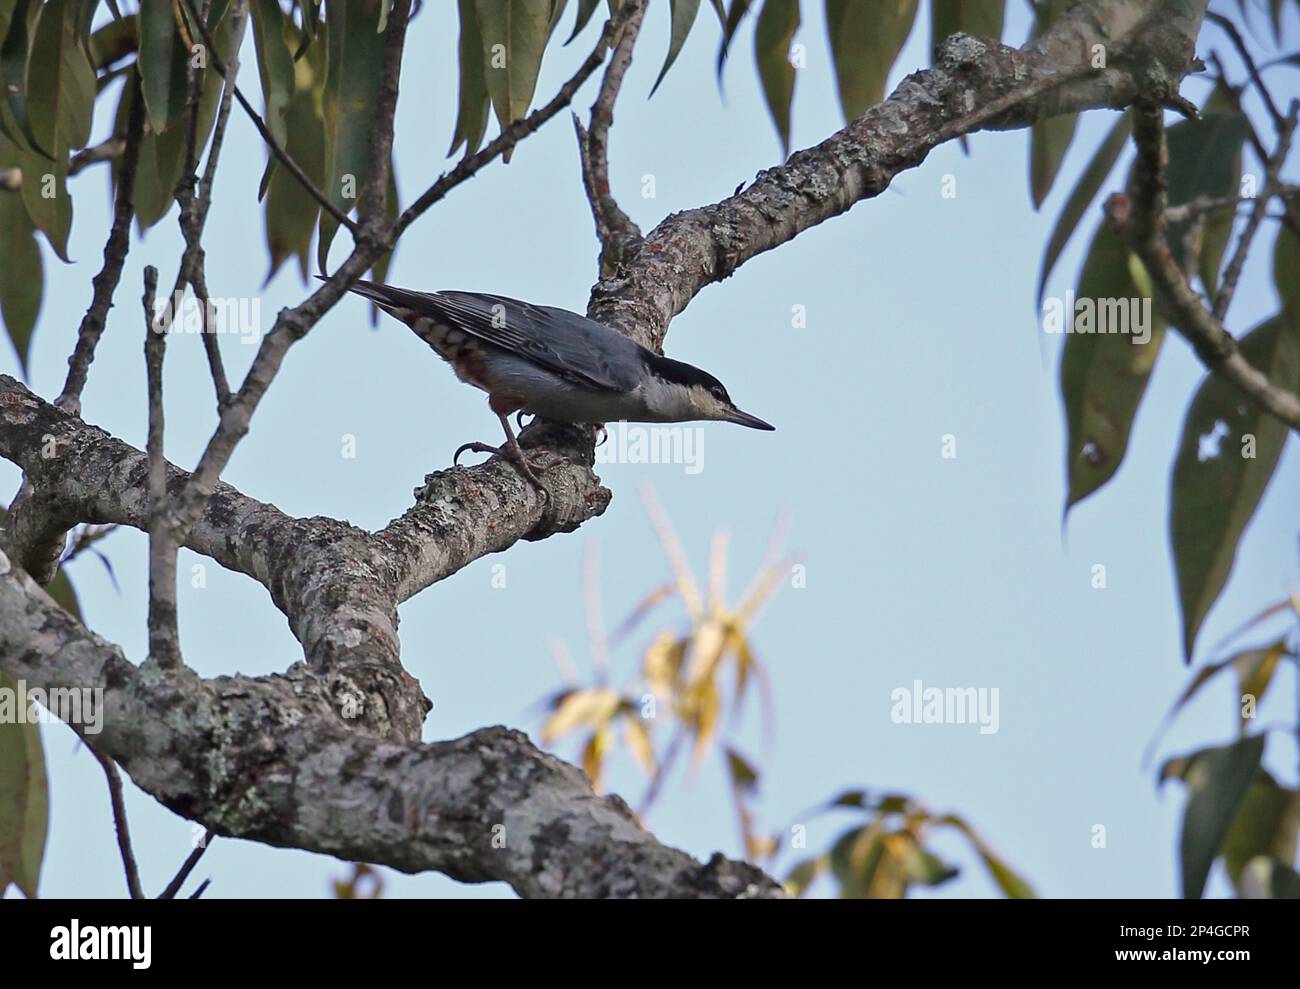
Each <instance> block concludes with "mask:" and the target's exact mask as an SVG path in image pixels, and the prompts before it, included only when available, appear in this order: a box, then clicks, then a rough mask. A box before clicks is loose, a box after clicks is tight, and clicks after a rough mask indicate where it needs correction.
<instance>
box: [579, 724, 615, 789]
mask: <svg viewBox="0 0 1300 989" xmlns="http://www.w3.org/2000/svg"><path fill="white" fill-rule="evenodd" d="M608 748H609V725H608V724H603V725H601V726H600V727H599V728H597V729H596V730H595V731H594V732H592V734H591V737H590V738H589V739H587V744H586V745H584V746H583V747H582V769H583V771H584V772H585V773H586V774H587V775H588V776H589V777H590V778H591V788H592V789H593V790H595V791H597V792H599V791H600V777H601V772H602V770H603V769H604V767H605V752H606V750H607V749H608Z"/></svg>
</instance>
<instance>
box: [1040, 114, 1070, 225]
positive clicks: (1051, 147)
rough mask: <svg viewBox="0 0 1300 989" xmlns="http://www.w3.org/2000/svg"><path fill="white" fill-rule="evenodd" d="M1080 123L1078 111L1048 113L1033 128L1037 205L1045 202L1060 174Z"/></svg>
mask: <svg viewBox="0 0 1300 989" xmlns="http://www.w3.org/2000/svg"><path fill="white" fill-rule="evenodd" d="M1078 123H1079V116H1078V114H1074V113H1067V114H1063V115H1061V116H1057V117H1045V118H1043V119H1042V120H1039V121H1037V122H1036V123H1035V124H1034V125H1033V127H1032V128H1030V131H1029V191H1030V194H1031V196H1032V198H1033V200H1034V209H1038V208H1039V207H1040V206H1042V205H1043V200H1044V199H1046V198H1047V194H1048V193H1049V192H1050V191H1051V189H1052V183H1054V182H1055V181H1056V174H1057V172H1059V171H1060V170H1061V162H1062V160H1064V158H1065V152H1066V151H1068V150H1069V148H1070V142H1071V141H1073V140H1074V129H1075V127H1076V126H1077V125H1078Z"/></svg>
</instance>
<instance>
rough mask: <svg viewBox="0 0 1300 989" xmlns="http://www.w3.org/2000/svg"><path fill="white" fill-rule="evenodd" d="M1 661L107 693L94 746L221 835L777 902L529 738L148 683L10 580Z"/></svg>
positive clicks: (468, 874) (417, 863) (743, 867)
mask: <svg viewBox="0 0 1300 989" xmlns="http://www.w3.org/2000/svg"><path fill="white" fill-rule="evenodd" d="M0 569H2V570H3V571H4V572H3V574H2V575H0V657H3V663H4V666H5V669H6V671H8V672H11V673H13V674H14V675H15V676H18V677H22V678H23V679H25V680H26V681H27V682H29V683H30V684H32V685H33V686H41V687H45V688H47V689H48V687H50V686H52V685H54V684H58V685H60V686H75V687H89V688H100V689H103V691H104V707H105V710H106V711H108V712H110V713H111V717H109V718H107V719H106V720H105V724H104V728H103V731H102V733H101V734H100V736H99V741H100V742H101V743H102V745H103V747H104V749H105V751H113V752H114V753H116V754H117V758H118V761H119V762H120V763H121V764H122V766H123V767H124V768H125V769H126V770H127V771H128V772H129V773H130V774H131V778H132V779H133V780H134V781H135V782H136V783H137V784H138V785H139V786H141V787H142V788H143V789H145V790H146V791H147V792H149V793H151V794H153V795H154V796H155V797H157V798H158V799H159V800H160V801H161V802H162V803H163V804H165V805H166V806H168V807H170V808H171V809H172V810H174V811H175V812H176V813H178V814H181V815H182V816H184V817H186V818H187V819H191V820H198V821H202V822H204V823H205V824H207V825H208V826H209V827H210V828H211V830H212V831H214V832H215V833H217V834H222V835H227V836H231V837H239V838H247V839H250V840H254V841H260V842H263V843H266V844H269V845H273V846H277V847H286V848H302V849H307V850H310V851H317V852H322V853H324V854H327V855H334V856H336V857H338V858H340V859H343V860H344V861H364V862H373V863H376V864H380V865H388V866H391V867H392V868H395V869H398V870H400V871H403V872H421V871H425V870H429V869H436V870H438V871H440V872H443V873H445V874H446V875H448V876H451V877H452V878H453V879H459V880H460V881H462V882H484V881H487V880H493V879H498V880H502V881H505V882H508V883H509V884H510V885H511V886H512V887H514V889H515V890H516V892H518V893H519V894H520V895H521V896H526V897H535V896H551V897H554V896H570V897H726V898H739V897H764V898H768V897H780V896H782V895H783V894H782V891H781V889H780V887H779V886H777V884H776V883H774V882H773V881H772V880H771V879H769V878H767V877H766V876H765V875H763V873H762V872H761V871H760V870H758V869H757V868H755V867H754V866H751V865H748V864H745V863H742V862H731V861H728V860H727V859H725V858H723V857H722V856H720V855H715V856H714V857H713V858H712V859H711V860H710V861H709V862H708V863H707V864H703V865H702V864H700V863H699V862H697V861H695V860H694V859H692V858H691V857H690V856H689V855H686V854H685V853H684V852H681V851H678V850H676V849H674V848H669V847H667V846H665V845H661V844H659V842H657V841H656V840H655V838H654V836H653V835H651V834H650V833H649V832H647V831H645V830H644V829H643V828H641V826H640V825H639V824H638V823H637V821H636V819H635V817H634V815H633V814H632V812H631V811H630V810H629V809H628V807H627V805H626V804H625V803H623V801H622V800H620V799H619V798H617V797H599V796H597V795H596V794H594V793H593V792H592V790H591V785H590V783H589V782H588V781H587V778H586V776H585V774H584V773H582V771H581V770H579V769H577V768H576V767H574V766H570V765H568V764H567V763H564V762H561V761H560V760H559V759H556V758H555V757H554V756H550V755H547V754H546V753H544V752H541V751H539V750H538V749H537V748H535V747H534V746H533V745H532V743H531V742H530V741H529V740H528V739H527V737H525V736H524V735H521V734H520V733H518V732H513V731H509V730H507V729H505V728H485V729H482V730H480V731H476V732H473V733H472V734H470V735H466V736H465V737H463V738H460V739H457V740H456V741H452V742H438V743H434V744H430V745H421V744H418V743H415V742H405V743H403V742H396V741H384V740H381V739H377V738H374V737H373V736H369V735H366V734H362V733H359V732H357V731H354V730H351V729H350V728H349V727H348V726H347V725H345V724H344V723H343V722H341V721H340V720H339V719H338V718H337V716H336V715H335V714H334V712H333V710H332V709H331V705H330V704H329V703H328V696H329V689H328V685H327V684H325V683H323V682H322V680H321V678H319V677H317V676H316V675H314V674H312V673H310V672H309V671H307V670H305V669H304V668H302V667H295V668H294V669H292V670H290V671H289V673H288V674H286V675H285V676H283V677H280V676H270V677H258V678H249V677H221V678H218V679H215V680H202V679H199V678H198V677H196V676H194V675H193V674H192V673H190V672H189V671H188V670H186V669H184V668H181V669H180V670H178V671H176V672H175V673H174V674H173V675H171V676H168V677H164V678H159V677H151V676H149V675H147V674H146V673H145V672H143V671H141V670H139V669H137V668H136V667H135V666H133V665H132V664H131V663H129V662H128V661H127V660H126V659H125V658H124V657H123V655H122V653H121V651H120V650H119V649H118V648H117V647H115V646H111V645H109V644H108V643H106V642H104V641H103V640H102V639H99V638H97V637H96V636H94V635H92V634H91V633H89V632H87V631H86V630H85V629H84V628H83V627H82V626H81V625H80V623H78V622H77V621H76V620H75V619H74V618H73V617H72V616H71V615H69V614H68V613H67V612H66V611H64V610H63V609H62V608H60V607H59V606H58V605H57V604H56V603H55V602H54V601H53V600H51V599H50V597H49V596H48V595H47V594H45V592H44V591H42V590H41V589H40V588H39V587H38V586H37V585H36V584H35V583H34V582H33V581H32V580H31V579H30V578H29V577H28V576H27V575H26V574H24V573H23V572H22V571H21V570H18V569H15V568H10V567H6V568H0Z"/></svg>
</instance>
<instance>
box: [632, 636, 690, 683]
mask: <svg viewBox="0 0 1300 989" xmlns="http://www.w3.org/2000/svg"><path fill="white" fill-rule="evenodd" d="M685 653H686V640H685V639H678V638H676V637H675V636H674V635H673V634H672V633H671V632H660V633H659V635H658V637H656V638H655V640H654V642H652V643H650V647H649V648H648V649H646V651H645V656H644V657H642V660H641V671H642V674H643V675H644V676H645V679H646V683H647V684H649V685H650V690H651V691H652V692H653V693H654V694H655V696H657V697H671V696H672V695H673V693H674V692H675V689H676V686H677V680H678V678H679V677H680V676H681V670H682V657H683V656H684V655H685Z"/></svg>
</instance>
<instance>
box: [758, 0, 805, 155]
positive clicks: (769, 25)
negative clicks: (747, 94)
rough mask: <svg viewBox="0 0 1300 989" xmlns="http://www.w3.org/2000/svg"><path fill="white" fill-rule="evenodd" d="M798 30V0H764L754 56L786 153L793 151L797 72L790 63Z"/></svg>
mask: <svg viewBox="0 0 1300 989" xmlns="http://www.w3.org/2000/svg"><path fill="white" fill-rule="evenodd" d="M798 30H799V0H763V9H762V11H761V12H760V13H759V15H758V24H757V26H756V27H755V29H754V58H755V60H756V61H757V63H758V75H759V78H760V79H761V80H762V82H763V96H764V97H765V98H766V99H767V109H768V111H769V112H770V113H771V114H772V120H773V122H774V123H775V124H776V132H777V134H779V135H780V137H781V150H782V152H783V153H784V154H786V155H788V154H789V153H790V104H791V103H792V102H793V100H794V73H795V68H794V66H793V65H792V64H791V62H790V44H791V42H792V41H793V40H794V35H795V32H796V31H798Z"/></svg>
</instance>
